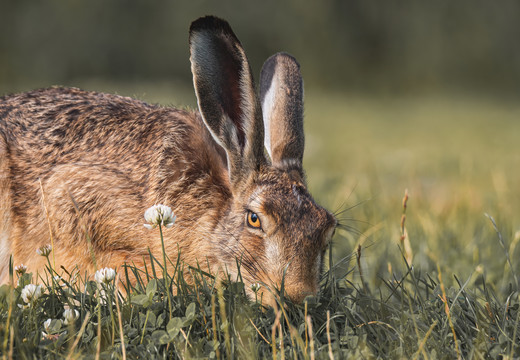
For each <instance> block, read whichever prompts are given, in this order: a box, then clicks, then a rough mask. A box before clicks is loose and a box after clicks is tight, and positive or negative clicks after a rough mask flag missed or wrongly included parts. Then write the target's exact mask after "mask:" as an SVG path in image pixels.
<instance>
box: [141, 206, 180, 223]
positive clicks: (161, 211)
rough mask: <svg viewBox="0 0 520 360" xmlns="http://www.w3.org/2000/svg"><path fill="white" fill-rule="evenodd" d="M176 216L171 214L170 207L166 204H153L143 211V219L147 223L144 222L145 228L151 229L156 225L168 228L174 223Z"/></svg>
mask: <svg viewBox="0 0 520 360" xmlns="http://www.w3.org/2000/svg"><path fill="white" fill-rule="evenodd" d="M176 218H177V217H176V216H174V215H173V211H172V208H171V207H169V206H166V205H161V204H158V205H154V206H152V207H151V208H149V209H148V210H146V211H145V213H144V219H145V220H146V222H147V223H148V224H144V226H145V227H146V228H147V229H153V228H155V227H156V226H157V225H163V226H166V227H167V228H170V227H172V226H173V224H174V223H175V219H176Z"/></svg>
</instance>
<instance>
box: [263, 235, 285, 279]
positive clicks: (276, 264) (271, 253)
mask: <svg viewBox="0 0 520 360" xmlns="http://www.w3.org/2000/svg"><path fill="white" fill-rule="evenodd" d="M265 257H266V259H267V261H268V263H269V271H270V272H276V271H277V270H278V268H280V265H282V263H283V261H282V252H281V249H280V245H279V244H278V243H276V242H274V241H267V243H266V244H265ZM282 267H283V265H282Z"/></svg>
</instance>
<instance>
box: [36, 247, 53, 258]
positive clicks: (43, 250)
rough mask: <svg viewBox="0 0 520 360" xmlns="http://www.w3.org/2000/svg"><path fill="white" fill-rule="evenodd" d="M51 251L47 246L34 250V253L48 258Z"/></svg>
mask: <svg viewBox="0 0 520 360" xmlns="http://www.w3.org/2000/svg"><path fill="white" fill-rule="evenodd" d="M51 251H52V246H51V245H49V244H47V245H45V246H42V247H41V248H39V249H36V253H37V254H38V255H41V256H45V257H48V256H49V255H50V253H51Z"/></svg>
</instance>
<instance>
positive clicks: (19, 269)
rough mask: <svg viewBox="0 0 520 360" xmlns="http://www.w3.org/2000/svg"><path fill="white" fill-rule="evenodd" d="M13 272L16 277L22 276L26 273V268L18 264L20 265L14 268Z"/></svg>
mask: <svg viewBox="0 0 520 360" xmlns="http://www.w3.org/2000/svg"><path fill="white" fill-rule="evenodd" d="M14 271H15V272H16V273H17V274H18V275H23V274H25V273H26V272H27V266H25V265H24V264H20V265H18V266H15V267H14Z"/></svg>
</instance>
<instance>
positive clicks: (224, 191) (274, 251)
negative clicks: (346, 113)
mask: <svg viewBox="0 0 520 360" xmlns="http://www.w3.org/2000/svg"><path fill="white" fill-rule="evenodd" d="M190 50H191V65H192V73H193V81H194V86H195V92H196V95H197V99H198V103H199V112H188V111H181V110H177V109H171V108H163V107H159V106H151V105H148V104H145V103H143V102H141V101H138V100H134V99H130V98H125V97H121V96H115V95H107V94H101V93H94V92H85V91H81V90H78V89H64V88H52V89H47V90H38V91H33V92H29V93H25V94H20V95H12V96H7V97H3V98H0V201H2V203H1V204H2V205H1V213H0V221H1V229H0V231H1V233H0V256H1V257H2V258H1V259H0V261H1V262H0V280H2V281H4V282H5V281H6V280H7V277H8V257H9V255H10V254H12V255H13V258H14V263H15V265H18V264H20V263H24V264H25V265H26V266H28V267H29V269H30V270H31V271H35V270H41V269H43V268H44V266H45V264H46V262H47V260H46V259H45V258H44V257H42V256H39V255H37V254H36V249H37V248H39V247H41V246H43V245H46V244H49V243H51V239H52V242H53V244H54V247H53V251H54V254H53V256H52V259H53V260H54V261H55V266H56V268H58V269H59V267H60V266H61V265H63V266H64V267H65V268H68V269H70V268H72V267H75V266H77V267H78V268H79V269H80V270H81V271H88V272H90V273H92V271H93V270H94V269H95V268H96V266H97V267H98V268H99V267H103V266H111V267H120V266H121V265H123V264H125V263H129V264H133V265H136V266H137V267H141V268H142V267H143V265H144V264H143V262H148V263H149V262H150V258H149V251H151V252H152V254H153V255H154V256H155V257H156V258H162V254H161V251H162V249H161V242H160V237H159V234H158V231H150V230H148V229H146V228H145V227H143V222H144V218H143V214H144V211H145V210H146V208H148V207H149V206H151V205H153V204H158V203H162V204H165V205H168V206H170V207H171V208H172V209H173V211H174V213H175V215H176V216H177V222H176V223H175V225H174V226H173V227H172V228H171V229H167V230H166V231H164V240H165V251H166V255H167V256H169V257H170V258H171V259H176V258H177V256H179V254H180V258H181V260H182V261H183V262H184V263H186V264H189V265H192V266H201V267H202V268H203V269H204V270H209V271H212V272H216V271H221V270H223V271H227V272H229V273H230V274H232V275H237V271H238V266H239V265H237V264H240V267H241V269H242V271H241V275H242V278H243V279H244V281H245V282H246V284H248V285H251V284H253V283H256V282H260V283H262V284H264V285H266V286H265V287H263V288H262V289H261V290H260V293H262V294H264V295H265V297H264V299H265V300H266V301H267V302H269V303H273V301H274V297H273V296H272V295H271V294H274V293H275V291H274V290H276V289H277V288H279V287H280V285H281V284H282V283H284V284H285V291H286V294H287V295H288V296H289V297H291V298H293V299H294V300H297V301H299V300H302V299H303V298H304V297H305V296H306V295H308V294H314V293H316V291H317V285H318V279H319V274H320V270H321V265H322V260H323V253H324V250H325V249H326V248H327V244H328V242H329V240H330V237H331V234H332V232H333V230H334V228H335V225H336V220H335V219H334V217H333V216H332V214H330V213H329V212H327V211H326V210H325V209H323V208H321V207H320V206H318V205H317V204H316V203H315V202H314V200H313V199H312V197H311V196H310V194H309V193H308V192H307V190H306V185H305V178H304V172H303V168H302V158H303V146H304V137H303V84H302V79H301V75H300V70H299V65H298V63H297V62H296V61H295V60H294V58H292V57H291V56H289V55H287V54H277V55H274V56H272V57H271V58H269V59H268V60H267V61H266V63H265V64H264V67H263V69H262V74H261V77H260V96H259V97H257V96H256V95H255V91H254V85H253V79H252V76H251V70H250V68H249V64H248V62H247V58H246V57H245V54H244V51H243V49H242V46H241V44H240V42H239V41H238V40H237V38H236V36H235V35H234V33H233V32H232V30H231V28H230V27H229V25H228V24H227V23H226V22H224V21H223V20H220V19H217V18H214V17H206V18H201V19H199V20H197V21H195V22H194V23H193V24H192V26H191V29H190ZM264 133H265V135H266V136H265V139H264ZM264 142H265V147H264ZM265 150H267V152H268V154H269V156H268V157H267V156H266V154H265ZM94 259H95V260H94ZM268 287H269V288H270V292H267V291H265V290H266V289H267V288H268ZM248 288H249V286H248Z"/></svg>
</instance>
